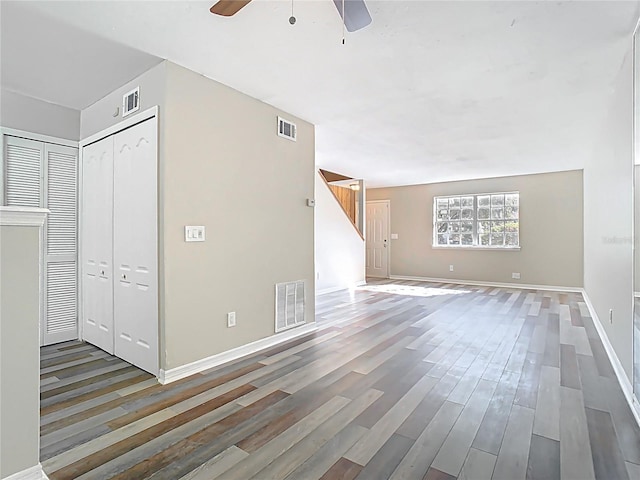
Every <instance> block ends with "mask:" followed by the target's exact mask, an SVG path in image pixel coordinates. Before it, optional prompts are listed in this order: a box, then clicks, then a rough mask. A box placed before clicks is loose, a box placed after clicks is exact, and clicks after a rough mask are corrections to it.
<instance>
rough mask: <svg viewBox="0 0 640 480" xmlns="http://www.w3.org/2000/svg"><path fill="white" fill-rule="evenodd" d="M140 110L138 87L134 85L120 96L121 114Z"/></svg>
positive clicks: (124, 115)
mask: <svg viewBox="0 0 640 480" xmlns="http://www.w3.org/2000/svg"><path fill="white" fill-rule="evenodd" d="M137 110H140V87H136V88H135V89H133V90H131V91H130V92H129V93H125V94H124V96H123V97H122V116H123V117H126V116H127V115H130V114H132V113H133V112H135V111H137Z"/></svg>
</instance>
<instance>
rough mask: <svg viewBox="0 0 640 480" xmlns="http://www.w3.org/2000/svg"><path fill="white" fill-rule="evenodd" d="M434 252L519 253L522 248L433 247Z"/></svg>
mask: <svg viewBox="0 0 640 480" xmlns="http://www.w3.org/2000/svg"><path fill="white" fill-rule="evenodd" d="M431 248H433V249H434V250H476V251H483V250H484V251H489V252H519V251H520V247H491V246H489V247H480V246H476V245H472V246H466V245H431Z"/></svg>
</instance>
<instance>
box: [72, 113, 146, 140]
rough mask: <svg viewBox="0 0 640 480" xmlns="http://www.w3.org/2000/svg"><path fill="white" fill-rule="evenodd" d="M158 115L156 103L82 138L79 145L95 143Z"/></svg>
mask: <svg viewBox="0 0 640 480" xmlns="http://www.w3.org/2000/svg"><path fill="white" fill-rule="evenodd" d="M153 117H156V118H157V117H158V106H157V105H155V106H153V107H151V108H147V109H146V110H145V111H143V112H140V113H138V114H136V115H133V116H131V117H128V118H126V119H125V120H123V121H121V122H118V123H116V124H115V125H111V126H110V127H107V128H105V129H104V130H101V131H99V132H98V133H95V134H93V135H91V136H89V137H87V138H85V139H83V140H80V142H79V146H80V148H84V147H86V146H87V145H89V144H91V143H95V142H97V141H99V140H102V139H103V138H106V137H109V136H111V135H113V134H114V133H118V132H121V131H122V130H125V129H127V128H129V127H132V126H134V125H136V124H137V123H141V122H144V121H145V120H149V119H150V118H153Z"/></svg>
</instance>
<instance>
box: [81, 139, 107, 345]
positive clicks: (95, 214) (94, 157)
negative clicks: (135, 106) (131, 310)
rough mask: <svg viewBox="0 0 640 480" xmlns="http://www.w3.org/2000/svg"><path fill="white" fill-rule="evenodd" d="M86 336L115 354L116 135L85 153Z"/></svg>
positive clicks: (84, 291) (84, 252)
mask: <svg viewBox="0 0 640 480" xmlns="http://www.w3.org/2000/svg"><path fill="white" fill-rule="evenodd" d="M81 238H82V246H81V249H82V261H81V264H82V325H83V332H82V336H83V339H84V340H86V341H87V342H89V343H92V344H94V345H96V346H98V347H100V348H102V349H103V350H105V351H107V352H108V353H111V354H113V353H114V328H113V323H114V321H113V137H107V138H105V139H103V140H100V141H99V142H96V143H93V144H91V145H88V146H86V147H84V149H83V153H82V222H81Z"/></svg>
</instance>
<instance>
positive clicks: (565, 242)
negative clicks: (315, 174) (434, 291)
mask: <svg viewBox="0 0 640 480" xmlns="http://www.w3.org/2000/svg"><path fill="white" fill-rule="evenodd" d="M516 190H517V191H519V192H520V246H521V249H520V250H519V251H495V250H490V251H486V250H457V249H435V248H432V238H433V220H432V217H433V197H434V196H441V195H457V194H465V193H490V192H505V191H516ZM367 200H390V201H391V232H392V233H397V234H398V239H397V240H391V250H390V254H391V275H399V276H412V277H430V278H447V279H455V280H470V281H484V282H497V283H522V284H532V285H555V286H565V287H581V286H582V281H583V275H582V262H583V257H582V230H583V214H582V208H583V207H582V202H583V199H582V172H581V171H570V172H562V173H548V174H540V175H523V176H515V177H503V178H489V179H482V180H470V181H462V182H448V183H436V184H428V185H415V186H407V187H395V188H376V189H368V190H367ZM449 265H453V266H454V271H453V272H450V271H449ZM514 272H519V273H520V274H521V278H520V280H514V279H512V278H511V274H512V273H514Z"/></svg>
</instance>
